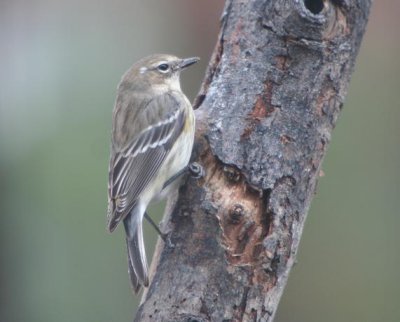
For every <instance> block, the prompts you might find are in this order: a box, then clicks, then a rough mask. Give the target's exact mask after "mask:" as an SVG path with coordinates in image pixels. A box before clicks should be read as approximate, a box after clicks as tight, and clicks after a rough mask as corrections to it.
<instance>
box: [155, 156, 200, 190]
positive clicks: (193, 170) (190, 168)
mask: <svg viewBox="0 0 400 322" xmlns="http://www.w3.org/2000/svg"><path fill="white" fill-rule="evenodd" d="M187 172H190V174H191V175H192V177H193V178H195V179H200V178H201V177H203V176H204V173H205V172H204V169H203V167H202V166H201V165H200V164H198V163H197V162H192V163H190V164H189V165H187V166H186V167H184V168H183V169H181V170H179V171H178V172H177V173H175V174H174V175H173V176H172V177H171V178H169V179H168V180H167V181H165V183H164V186H163V189H165V188H166V187H168V186H169V185H170V184H171V183H173V182H174V181H175V180H176V179H178V178H179V177H180V176H182V175H184V174H185V173H187Z"/></svg>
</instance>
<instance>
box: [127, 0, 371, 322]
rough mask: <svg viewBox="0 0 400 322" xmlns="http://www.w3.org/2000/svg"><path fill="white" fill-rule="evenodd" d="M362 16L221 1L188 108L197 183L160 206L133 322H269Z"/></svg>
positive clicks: (328, 7)
mask: <svg viewBox="0 0 400 322" xmlns="http://www.w3.org/2000/svg"><path fill="white" fill-rule="evenodd" d="M370 6H371V1H369V0H354V1H348V0H335V1H333V0H330V1H322V0H321V1H318V0H314V1H311V0H308V1H307V0H276V1H265V0H264V1H261V0H247V1H244V0H243V1H239V0H235V1H227V2H226V5H225V8H224V12H223V15H222V18H221V31H220V35H219V39H218V42H217V45H216V48H215V50H214V54H213V57H212V59H211V61H210V64H209V68H208V71H207V73H206V77H205V80H204V82H203V85H202V89H201V90H200V93H199V95H198V97H197V99H196V102H195V107H196V108H198V109H197V111H196V113H197V127H198V128H197V133H196V143H195V148H194V153H193V159H194V160H195V161H197V162H199V163H200V164H202V165H203V166H204V168H205V170H206V176H205V177H204V178H203V179H200V180H198V181H196V180H194V179H191V178H189V179H188V180H187V182H186V183H185V185H184V186H183V187H181V189H180V193H179V196H178V198H177V200H176V201H173V202H171V203H170V207H168V210H167V213H166V217H165V221H166V227H168V228H169V229H170V230H171V234H170V236H171V241H172V243H173V244H174V247H170V246H167V245H163V244H162V243H161V242H159V244H158V246H157V249H156V254H155V258H154V260H153V264H152V265H153V266H152V269H153V276H152V280H151V284H150V287H149V289H148V290H147V291H146V292H145V294H144V295H143V299H142V304H141V306H140V308H139V310H138V312H137V315H136V317H135V321H182V322H183V321H193V322H194V321H218V322H219V321H226V322H227V321H272V320H273V317H274V315H275V313H276V310H277V306H278V303H279V300H280V297H281V295H282V292H283V290H284V287H285V285H286V282H287V279H288V275H289V272H290V269H291V267H292V265H293V263H294V261H295V258H296V252H297V250H298V246H299V241H300V237H301V234H302V230H303V225H304V221H305V219H306V216H307V212H308V209H309V206H310V202H311V199H312V198H313V196H314V193H315V188H316V183H317V179H318V176H319V173H320V170H321V163H322V160H323V157H324V155H325V152H326V149H327V146H328V144H329V142H330V139H331V132H332V130H333V128H334V126H335V123H336V120H337V118H338V115H339V112H340V110H341V108H342V106H343V102H344V98H345V96H346V91H347V88H348V84H349V80H350V76H351V73H352V70H353V67H354V62H355V58H356V55H357V52H358V49H359V46H360V42H361V39H362V36H363V33H364V30H365V27H366V23H367V18H368V13H369V9H370ZM327 180H329V178H327Z"/></svg>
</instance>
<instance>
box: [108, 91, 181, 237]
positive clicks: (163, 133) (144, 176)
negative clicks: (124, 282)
mask: <svg viewBox="0 0 400 322" xmlns="http://www.w3.org/2000/svg"><path fill="white" fill-rule="evenodd" d="M183 104H184V102H183V100H182V99H181V98H180V97H177V96H176V95H173V94H171V93H166V94H164V95H160V96H157V97H156V98H154V99H153V100H151V101H150V102H149V103H148V104H147V105H146V107H145V109H144V110H143V111H142V112H141V113H144V114H143V115H142V116H144V117H145V115H146V114H145V113H150V114H152V115H155V113H156V114H157V113H158V114H157V115H159V117H158V118H157V119H158V121H157V122H154V121H153V122H152V123H153V124H151V123H150V124H151V125H149V126H148V127H147V128H145V129H144V130H142V131H141V132H140V133H139V134H138V135H137V136H136V137H134V138H133V139H131V140H130V141H129V143H128V144H126V146H125V147H124V148H122V149H121V150H120V151H118V152H112V155H111V159H110V167H109V186H108V195H109V210H108V229H109V230H110V231H113V230H114V229H115V227H116V226H117V224H118V223H119V222H120V221H121V220H122V219H124V218H125V216H126V215H127V214H128V213H129V212H130V211H131V210H132V208H133V206H134V205H135V203H136V201H137V199H138V197H139V196H140V194H141V193H142V192H143V190H144V189H145V188H146V187H147V185H148V184H149V182H150V181H151V180H152V179H153V178H154V177H155V176H156V174H157V171H158V170H159V169H160V167H161V165H162V163H163V161H164V160H165V158H166V156H167V154H168V152H169V151H170V149H171V147H172V145H173V144H174V142H175V141H176V138H177V137H178V136H179V135H180V133H181V132H182V130H183V126H184V122H185V109H184V108H183ZM153 119H154V117H153ZM149 121H150V122H151V118H147V122H149Z"/></svg>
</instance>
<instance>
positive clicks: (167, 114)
mask: <svg viewBox="0 0 400 322" xmlns="http://www.w3.org/2000/svg"><path fill="white" fill-rule="evenodd" d="M198 60H199V58H197V57H193V58H187V59H180V58H178V57H175V56H171V55H161V54H158V55H152V56H149V57H146V58H143V59H142V60H140V61H138V62H137V63H135V64H134V65H133V66H132V67H131V68H130V69H129V70H128V71H127V72H126V73H125V75H124V76H123V77H122V80H121V82H120V84H119V86H118V91H117V99H116V102H115V107H114V112H113V129H112V140H111V157H110V166H109V179H108V214H107V217H108V229H109V231H110V232H112V231H113V230H114V229H115V227H116V226H117V225H118V223H119V222H120V221H121V220H123V222H124V226H125V232H126V243H127V248H128V266H129V275H130V279H131V284H132V287H133V290H134V291H135V293H137V292H138V291H139V289H140V287H141V286H148V284H149V277H148V268H147V259H146V253H145V247H144V242H143V229H142V220H143V217H144V216H145V215H146V208H147V206H148V204H149V203H150V202H151V201H158V200H160V199H163V198H165V197H166V196H167V195H168V192H169V191H171V189H173V186H174V185H167V186H166V182H170V181H171V178H174V176H175V175H176V174H177V173H179V172H180V171H182V169H184V168H185V167H186V166H187V165H188V163H189V159H190V155H191V151H192V147H193V140H194V128H195V119H194V113H193V109H192V106H191V104H190V102H189V100H188V99H187V98H186V96H185V95H184V94H183V92H182V90H181V86H180V82H179V75H180V72H181V70H183V69H184V68H186V67H188V66H190V65H192V64H194V63H196V62H197V61H198Z"/></svg>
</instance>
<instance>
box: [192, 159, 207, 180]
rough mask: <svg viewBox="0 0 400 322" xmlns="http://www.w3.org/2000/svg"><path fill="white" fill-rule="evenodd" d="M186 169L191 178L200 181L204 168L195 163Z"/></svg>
mask: <svg viewBox="0 0 400 322" xmlns="http://www.w3.org/2000/svg"><path fill="white" fill-rule="evenodd" d="M188 168H189V172H190V174H191V176H192V177H193V178H195V179H200V178H202V177H204V175H205V171H204V168H203V167H202V166H201V165H200V164H199V163H197V162H192V163H190V164H189V167H188Z"/></svg>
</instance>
